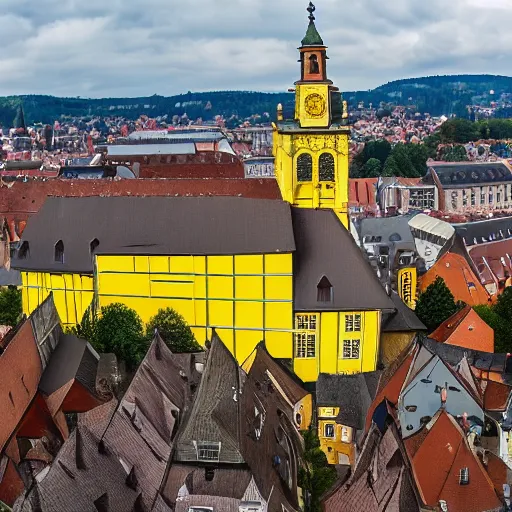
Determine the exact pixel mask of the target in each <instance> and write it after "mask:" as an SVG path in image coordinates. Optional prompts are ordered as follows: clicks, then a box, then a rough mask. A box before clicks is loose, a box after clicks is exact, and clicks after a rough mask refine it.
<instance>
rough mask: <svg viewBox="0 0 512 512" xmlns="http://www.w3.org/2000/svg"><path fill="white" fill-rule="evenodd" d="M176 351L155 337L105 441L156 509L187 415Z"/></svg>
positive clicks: (148, 504) (185, 383)
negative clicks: (182, 419) (179, 428)
mask: <svg viewBox="0 0 512 512" xmlns="http://www.w3.org/2000/svg"><path fill="white" fill-rule="evenodd" d="M180 372H181V373H182V374H183V370H182V369H181V368H180V367H179V366H177V365H176V363H175V361H174V359H173V354H172V353H171V351H170V350H169V349H168V348H167V346H166V345H165V343H164V342H163V341H162V339H161V338H160V337H159V336H158V335H156V336H155V338H154V339H153V342H152V344H151V346H150V348H149V351H148V353H147V354H146V357H145V358H144V360H143V361H142V363H141V365H140V366H139V369H138V370H137V372H136V374H135V376H134V378H133V380H132V382H131V384H130V387H129V388H128V390H127V391H126V393H125V395H124V397H123V399H122V401H121V403H120V404H119V407H118V409H117V410H116V412H115V413H114V415H113V417H112V419H111V421H110V423H109V425H108V427H107V429H106V431H105V433H104V434H103V437H102V441H103V443H104V444H105V446H106V447H107V449H109V450H111V451H112V452H114V453H115V454H116V455H117V457H119V458H120V459H122V460H123V461H124V464H125V465H126V466H127V467H128V468H129V470H131V469H132V468H133V469H134V471H135V475H136V477H137V481H138V486H139V488H140V490H141V492H142V502H143V504H144V506H145V507H146V508H149V509H150V508H151V506H152V504H153V503H154V500H155V499H156V496H157V494H158V491H159V489H160V486H161V485H162V482H163V479H164V476H165V473H166V468H167V464H168V461H169V458H170V455H171V450H172V447H173V442H174V436H175V434H176V429H177V426H178V425H177V422H178V420H179V418H180V415H183V414H184V409H185V404H186V396H187V394H188V390H187V387H188V385H187V382H186V381H185V379H183V377H182V376H181V375H180Z"/></svg>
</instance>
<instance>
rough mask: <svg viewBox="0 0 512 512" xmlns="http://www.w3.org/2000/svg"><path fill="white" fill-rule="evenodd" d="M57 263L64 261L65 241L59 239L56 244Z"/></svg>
mask: <svg viewBox="0 0 512 512" xmlns="http://www.w3.org/2000/svg"><path fill="white" fill-rule="evenodd" d="M54 260H55V263H64V242H63V241H62V240H59V241H58V242H57V243H56V244H55V257H54Z"/></svg>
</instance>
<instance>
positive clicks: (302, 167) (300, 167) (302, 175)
mask: <svg viewBox="0 0 512 512" xmlns="http://www.w3.org/2000/svg"><path fill="white" fill-rule="evenodd" d="M297 181H313V158H312V157H311V155H309V154H308V153H303V154H302V155H300V156H299V158H297Z"/></svg>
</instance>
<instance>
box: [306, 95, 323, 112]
mask: <svg viewBox="0 0 512 512" xmlns="http://www.w3.org/2000/svg"><path fill="white" fill-rule="evenodd" d="M304 106H305V109H306V113H307V114H308V115H310V116H311V117H323V116H324V115H325V110H326V104H325V99H324V97H323V96H321V95H320V94H318V93H316V92H315V93H313V94H309V95H308V96H306V100H305V102H304Z"/></svg>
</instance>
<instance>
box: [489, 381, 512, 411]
mask: <svg viewBox="0 0 512 512" xmlns="http://www.w3.org/2000/svg"><path fill="white" fill-rule="evenodd" d="M511 391H512V387H510V386H507V385H506V384H502V383H500V382H494V381H492V380H490V381H487V383H486V387H485V391H484V408H485V410H487V411H501V412H503V411H506V410H507V405H508V399H509V397H510V392H511Z"/></svg>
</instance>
